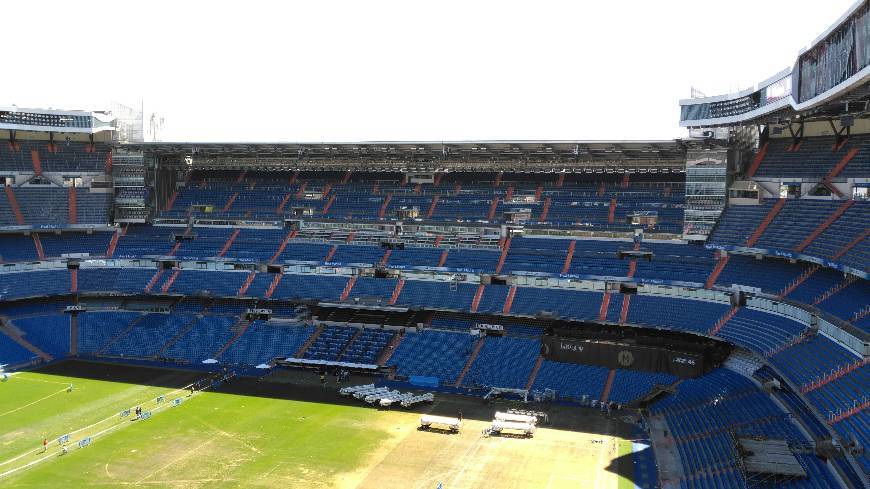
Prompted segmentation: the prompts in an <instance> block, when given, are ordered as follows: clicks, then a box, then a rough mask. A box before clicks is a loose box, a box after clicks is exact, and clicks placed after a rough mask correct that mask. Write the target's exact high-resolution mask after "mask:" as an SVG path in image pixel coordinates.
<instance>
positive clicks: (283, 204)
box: [275, 183, 293, 215]
mask: <svg viewBox="0 0 870 489" xmlns="http://www.w3.org/2000/svg"><path fill="white" fill-rule="evenodd" d="M290 185H293V184H292V183H291V184H290ZM290 197H292V195H291V194H290V192H287V193H286V194H284V198H283V199H281V203H279V204H278V207H276V208H275V214H277V215H280V214H283V213H284V208H285V207H287V202H289V201H290Z"/></svg>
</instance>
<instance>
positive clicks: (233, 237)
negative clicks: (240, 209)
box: [218, 228, 242, 256]
mask: <svg viewBox="0 0 870 489" xmlns="http://www.w3.org/2000/svg"><path fill="white" fill-rule="evenodd" d="M241 232H242V230H241V229H238V228H236V229H234V230H233V233H232V234H230V237H229V238H227V241H226V243H224V246H223V248H221V250H220V252H219V253H218V256H224V255H226V254H227V251H229V250H230V247H231V246H232V245H233V242H234V241H235V240H236V238H238V237H239V233H241Z"/></svg>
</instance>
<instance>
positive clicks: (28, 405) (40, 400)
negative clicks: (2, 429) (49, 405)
mask: <svg viewBox="0 0 870 489" xmlns="http://www.w3.org/2000/svg"><path fill="white" fill-rule="evenodd" d="M66 391H67V390H66V389H64V390H61V391H57V392H55V393H54V394H49V395H47V396H45V397H43V398H42V399H37V400H35V401H33V402H31V403H29V404H25V405H23V406H21V407H17V408H15V409H13V410H12V411H6V412H5V413H2V414H0V417H3V416H6V415H7V414H12V413H16V412H18V411H21V410H22V409H24V408H28V407H30V406H33V405H34V404H38V403H40V402H42V401H44V400H46V399H48V398H51V397H54V396H56V395H58V394H63V393H64V392H66Z"/></svg>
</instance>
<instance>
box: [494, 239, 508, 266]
mask: <svg viewBox="0 0 870 489" xmlns="http://www.w3.org/2000/svg"><path fill="white" fill-rule="evenodd" d="M510 249H511V238H508V239H506V240H505V241H504V246H502V250H501V256H499V257H498V265H496V267H495V273H496V274H499V273H501V269H502V267H504V261H505V259H506V258H507V254H508V251H510Z"/></svg>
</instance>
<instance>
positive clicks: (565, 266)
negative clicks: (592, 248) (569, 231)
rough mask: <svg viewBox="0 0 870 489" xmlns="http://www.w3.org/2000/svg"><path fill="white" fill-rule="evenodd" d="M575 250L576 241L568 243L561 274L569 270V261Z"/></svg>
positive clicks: (572, 257)
mask: <svg viewBox="0 0 870 489" xmlns="http://www.w3.org/2000/svg"><path fill="white" fill-rule="evenodd" d="M576 248H577V241H575V240H573V239H572V240H571V242H570V243H568V252H567V253H566V254H565V263H563V264H562V273H568V271H569V270H571V261H572V260H573V259H574V250H575V249H576Z"/></svg>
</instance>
